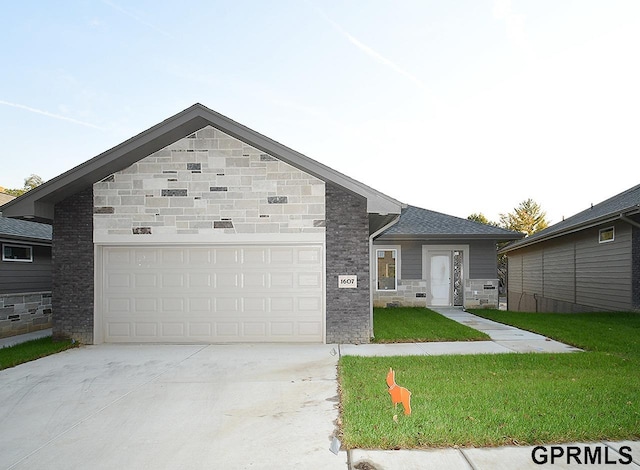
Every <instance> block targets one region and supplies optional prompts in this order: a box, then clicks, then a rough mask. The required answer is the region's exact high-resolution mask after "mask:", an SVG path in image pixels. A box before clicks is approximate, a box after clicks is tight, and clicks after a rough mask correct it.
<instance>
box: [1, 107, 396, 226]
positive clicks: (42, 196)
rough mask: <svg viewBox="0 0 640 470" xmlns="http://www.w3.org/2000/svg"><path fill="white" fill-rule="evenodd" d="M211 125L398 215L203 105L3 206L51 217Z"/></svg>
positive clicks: (372, 208)
mask: <svg viewBox="0 0 640 470" xmlns="http://www.w3.org/2000/svg"><path fill="white" fill-rule="evenodd" d="M207 125H211V126H212V127H214V128H216V129H219V130H221V131H222V132H224V133H226V134H228V135H231V136H232V137H235V138H237V139H239V140H241V141H243V142H247V143H248V144H250V145H252V146H254V147H256V148H258V149H259V150H262V151H263V152H266V153H269V154H271V155H273V156H274V157H276V158H278V159H280V160H282V161H284V162H286V163H289V164H291V165H292V166H294V167H296V168H298V169H300V170H302V171H304V172H306V173H309V174H311V175H313V176H315V177H317V178H319V179H321V180H322V181H325V182H327V183H333V184H336V185H338V186H340V187H342V188H344V189H346V190H348V191H350V192H353V193H355V194H358V195H361V196H363V197H365V198H366V199H367V210H368V211H369V212H371V213H390V214H399V213H400V211H401V209H402V203H400V202H399V201H397V200H395V199H393V198H391V197H389V196H386V195H385V194H382V193H380V192H378V191H376V190H374V189H372V188H370V187H368V186H366V185H364V184H362V183H360V182H358V181H356V180H353V179H351V178H349V177H347V176H345V175H343V174H341V173H339V172H337V171H335V170H333V169H331V168H329V167H327V166H326V165H323V164H321V163H319V162H317V161H315V160H312V159H311V158H309V157H307V156H305V155H303V154H301V153H299V152H296V151H294V150H292V149H290V148H288V147H286V146H284V145H282V144H280V143H278V142H276V141H274V140H272V139H270V138H268V137H266V136H264V135H262V134H259V133H258V132H256V131H253V130H251V129H249V128H248V127H245V126H243V125H242V124H239V123H237V122H236V121H233V120H232V119H230V118H228V117H226V116H223V115H221V114H219V113H217V112H215V111H213V110H211V109H209V108H207V107H205V106H203V105H201V104H195V105H193V106H191V107H190V108H188V109H186V110H184V111H182V112H180V113H178V114H176V115H175V116H172V117H170V118H168V119H166V120H165V121H163V122H161V123H159V124H157V125H155V126H153V127H151V128H150V129H148V130H146V131H144V132H142V133H140V134H138V135H136V136H134V137H132V138H130V139H128V140H127V141H125V142H123V143H121V144H119V145H117V146H116V147H113V148H112V149H110V150H107V151H105V152H103V153H101V154H99V155H97V156H96V157H94V158H92V159H91V160H88V161H86V162H84V163H82V164H80V165H78V166H76V167H75V168H72V169H71V170H69V171H67V172H65V173H63V174H61V175H59V176H57V177H55V178H53V179H52V180H50V181H47V182H46V183H45V184H43V185H41V186H39V187H37V188H35V189H33V190H31V191H29V192H28V193H26V194H25V195H23V196H21V197H19V198H17V199H14V200H12V201H9V202H8V203H7V204H5V205H4V206H3V214H4V215H5V216H6V217H24V216H31V217H34V218H36V219H38V220H52V219H53V206H54V205H55V203H56V202H59V201H61V200H63V199H65V198H66V197H68V196H70V195H72V194H75V193H77V192H78V191H81V190H83V189H85V188H87V187H89V186H91V185H92V184H94V183H96V182H98V181H100V180H101V179H104V178H105V177H107V176H109V175H110V174H112V173H115V172H117V171H120V170H122V169H123V168H127V167H128V166H130V165H132V164H134V163H135V162H137V161H139V160H141V159H142V158H144V157H146V156H147V155H150V154H152V153H154V152H156V151H158V150H161V149H162V148H164V147H166V146H167V145H170V144H171V143H173V142H176V141H178V140H180V139H181V138H184V137H186V136H188V135H190V134H192V133H194V132H196V131H197V130H199V129H202V128H204V127H206V126H207Z"/></svg>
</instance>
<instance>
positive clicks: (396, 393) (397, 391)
mask: <svg viewBox="0 0 640 470" xmlns="http://www.w3.org/2000/svg"><path fill="white" fill-rule="evenodd" d="M387 385H388V386H389V395H391V402H392V403H393V405H394V406H395V407H396V408H398V403H402V407H403V408H404V414H405V415H410V414H411V392H410V391H409V390H407V389H406V388H404V387H401V386H399V385H398V384H396V373H395V372H394V371H393V369H392V368H389V373H388V374H387Z"/></svg>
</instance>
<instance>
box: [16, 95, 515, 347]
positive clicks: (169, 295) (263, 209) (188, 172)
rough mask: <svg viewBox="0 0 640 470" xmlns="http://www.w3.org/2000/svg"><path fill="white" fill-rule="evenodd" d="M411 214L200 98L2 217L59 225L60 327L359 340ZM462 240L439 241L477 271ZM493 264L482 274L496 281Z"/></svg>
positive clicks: (95, 335)
mask: <svg viewBox="0 0 640 470" xmlns="http://www.w3.org/2000/svg"><path fill="white" fill-rule="evenodd" d="M403 208H405V209H408V208H406V206H404V205H403V204H402V203H400V202H399V201H397V200H395V199H393V198H391V197H389V196H387V195H384V194H382V193H380V192H378V191H376V190H374V189H372V188H370V187H368V186H366V185H364V184H362V183H360V182H358V181H356V180H353V179H351V178H349V177H347V176H345V175H343V174H341V173H339V172H337V171H335V170H333V169H331V168H329V167H327V166H325V165H323V164H321V163H319V162H317V161H314V160H312V159H310V158H308V157H306V156H304V155H302V154H300V153H298V152H295V151H294V150H291V149H290V148H288V147H285V146H284V145H281V144H279V143H277V142H275V141H273V140H271V139H269V138H267V137H265V136H263V135H261V134H259V133H257V132H255V131H253V130H251V129H248V128H246V127H244V126H242V125H241V124H239V123H237V122H235V121H232V120H231V119H229V118H227V117H225V116H222V115H220V114H218V113H216V112H214V111H212V110H210V109H208V108H206V107H204V106H202V105H200V104H196V105H193V106H191V107H190V108H188V109H186V110H185V111H183V112H181V113H178V114H176V115H175V116H173V117H171V118H169V119H167V120H165V121H163V122H162V123H160V124H158V125H156V126H154V127H152V128H151V129H148V130H147V131H145V132H143V133H141V134H139V135H137V136H135V137H133V138H132V139H129V140H127V141H126V142H124V143H122V144H120V145H118V146H117V147H114V148H113V149H111V150H108V151H106V152H104V153H102V154H101V155H98V156H97V157H95V158H93V159H91V160H89V161H87V162H85V163H83V164H82V165H80V166H78V167H76V168H74V169H72V170H70V171H68V172H66V173H64V174H62V175H60V176H58V177H56V178H54V179H52V180H50V181H48V182H47V183H45V184H43V185H41V186H39V187H37V188H35V189H33V190H31V191H29V192H28V193H27V194H25V195H24V196H22V197H20V198H18V199H16V200H15V201H12V202H10V203H9V204H7V205H6V206H5V207H4V208H3V210H4V212H5V214H4V215H5V216H10V217H19V218H23V217H33V218H35V220H41V221H44V220H46V221H52V223H53V226H54V233H55V236H54V245H53V259H54V269H53V308H54V310H55V312H56V315H55V316H54V320H53V329H54V336H67V337H73V338H75V339H77V340H79V341H81V342H84V343H101V342H179V343H184V342H253V341H269V342H273V341H301V342H302V341H306V342H327V343H338V342H352V343H357V342H368V341H369V340H370V338H371V335H372V321H371V320H372V301H373V290H372V286H377V285H379V281H380V282H381V283H385V282H388V280H385V279H381V280H378V279H376V271H375V270H373V269H372V266H373V264H372V263H371V261H370V260H371V257H372V256H373V250H372V246H373V243H374V238H375V236H377V235H379V234H382V233H383V232H384V229H385V228H388V227H390V224H393V223H395V222H397V219H398V217H399V216H400V214H401V212H402V210H403ZM405 213H406V211H405ZM445 217H446V216H445ZM401 220H402V219H401ZM456 220H459V219H456ZM473 227H474V230H479V229H478V226H477V224H473ZM457 235H458V237H457V238H456V237H453V239H450V237H448V236H442V237H440V238H439V239H440V240H441V241H442V240H451V244H452V245H453V244H456V246H457V244H458V243H460V244H464V243H468V247H467V252H465V253H468V255H469V256H468V258H469V259H470V260H471V267H470V271H469V272H470V275H471V276H478V275H480V274H474V269H476V268H474V267H473V263H474V259H475V249H474V245H473V244H472V242H471V241H469V240H473V239H474V238H475V232H474V233H472V234H471V235H470V236H469V237H463V236H461V235H460V234H459V233H457ZM384 236H386V232H385V235H384ZM501 236H504V234H503V233H501V234H500V235H496V234H493V235H491V236H487V238H486V240H490V239H494V240H496V239H501V238H500V237H501ZM514 238H517V235H515V236H513V234H512V236H511V239H514ZM414 240H415V241H416V242H419V241H420V240H427V241H428V243H430V241H429V240H431V237H429V236H428V235H427V236H425V234H417V235H416V236H415V237H414ZM474 241H475V240H474ZM376 243H377V242H376ZM385 243H386V242H385ZM489 243H490V242H489V241H487V246H486V247H485V248H486V249H487V250H491V249H492V250H493V254H494V255H495V245H493V248H491V247H489ZM443 249H445V250H446V249H448V248H447V247H444V248H443ZM463 249H464V248H463ZM453 250H456V248H453V249H452V251H453ZM396 253H397V252H396ZM405 255H406V253H404V252H402V251H401V256H402V258H404V257H405ZM480 258H482V259H484V256H481V257H480ZM467 262H468V261H467ZM487 262H488V263H489V264H491V263H492V262H491V261H487ZM493 263H495V260H494V261H493ZM491 265H492V266H493V267H494V269H493V272H491V273H490V272H489V271H490V270H489V269H487V270H483V269H482V268H477V269H478V271H475V272H476V273H481V277H482V279H483V280H484V279H485V277H486V279H490V280H495V278H496V273H495V264H491ZM465 272H466V271H465ZM485 274H486V276H485ZM385 276H387V277H388V274H385ZM414 276H415V273H414ZM464 279H465V280H466V279H467V278H466V277H465V278H464ZM469 279H471V277H469ZM380 285H381V284H380ZM400 285H402V279H400ZM422 291H424V292H427V289H422V290H421V291H420V292H422ZM426 303H427V300H426V298H425V301H424V303H423V305H425V304H426Z"/></svg>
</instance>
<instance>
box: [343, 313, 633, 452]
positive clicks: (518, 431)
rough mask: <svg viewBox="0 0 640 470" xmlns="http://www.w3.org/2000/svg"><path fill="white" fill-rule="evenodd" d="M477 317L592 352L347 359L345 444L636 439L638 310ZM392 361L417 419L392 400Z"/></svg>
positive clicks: (419, 445)
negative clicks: (389, 389)
mask: <svg viewBox="0 0 640 470" xmlns="http://www.w3.org/2000/svg"><path fill="white" fill-rule="evenodd" d="M479 313H481V314H482V315H483V316H487V317H490V316H491V317H492V318H494V319H496V320H498V321H504V322H507V318H508V320H509V322H510V323H512V324H514V325H516V326H519V327H522V328H526V329H530V330H532V331H536V332H539V333H541V334H544V335H546V336H549V337H553V338H555V339H557V340H560V341H563V342H568V343H571V344H574V345H575V346H578V347H580V348H583V349H586V350H588V351H589V352H584V353H569V354H537V353H531V354H500V355H474V356H433V357H423V356H420V357H418V356H413V357H412V356H406V357H354V356H345V357H342V358H341V359H340V362H339V369H338V374H339V381H340V389H341V398H342V402H341V405H342V407H341V422H342V442H343V444H344V445H345V446H346V447H347V448H382V449H398V448H427V447H445V446H455V445H458V446H499V445H508V444H518V445H536V444H551V443H559V442H576V441H582V442H592V441H598V440H625V439H639V438H640V348H639V346H638V332H640V330H639V328H640V315H639V314H586V315H559V314H529V315H540V317H537V318H524V317H523V316H522V315H520V314H514V313H512V312H490V311H482V312H479ZM493 315H500V317H493ZM524 315H527V314H524ZM527 322H529V323H527ZM531 322H533V323H531ZM389 367H393V368H394V369H395V370H396V382H397V383H398V384H399V385H401V386H404V387H407V388H408V389H409V390H411V392H412V400H411V404H412V414H411V416H404V415H403V413H402V405H398V410H397V411H395V410H394V408H393V405H392V404H391V399H390V397H389V394H388V392H387V385H386V383H385V377H386V374H387V371H388V370H389ZM394 414H397V421H395V420H394V419H393V416H394Z"/></svg>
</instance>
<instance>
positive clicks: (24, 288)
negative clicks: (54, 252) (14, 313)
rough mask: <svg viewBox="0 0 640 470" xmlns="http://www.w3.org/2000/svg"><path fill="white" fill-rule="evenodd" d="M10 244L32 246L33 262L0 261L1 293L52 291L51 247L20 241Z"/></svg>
mask: <svg viewBox="0 0 640 470" xmlns="http://www.w3.org/2000/svg"><path fill="white" fill-rule="evenodd" d="M7 243H9V242H7ZM0 244H1V243H0ZM10 244H12V245H24V246H31V247H32V249H33V251H32V254H33V262H31V263H22V262H17V261H0V294H12V293H27V292H43V291H50V290H51V247H47V246H34V245H29V244H26V243H19V242H10ZM1 259H2V258H1V257H0V260H1Z"/></svg>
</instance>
